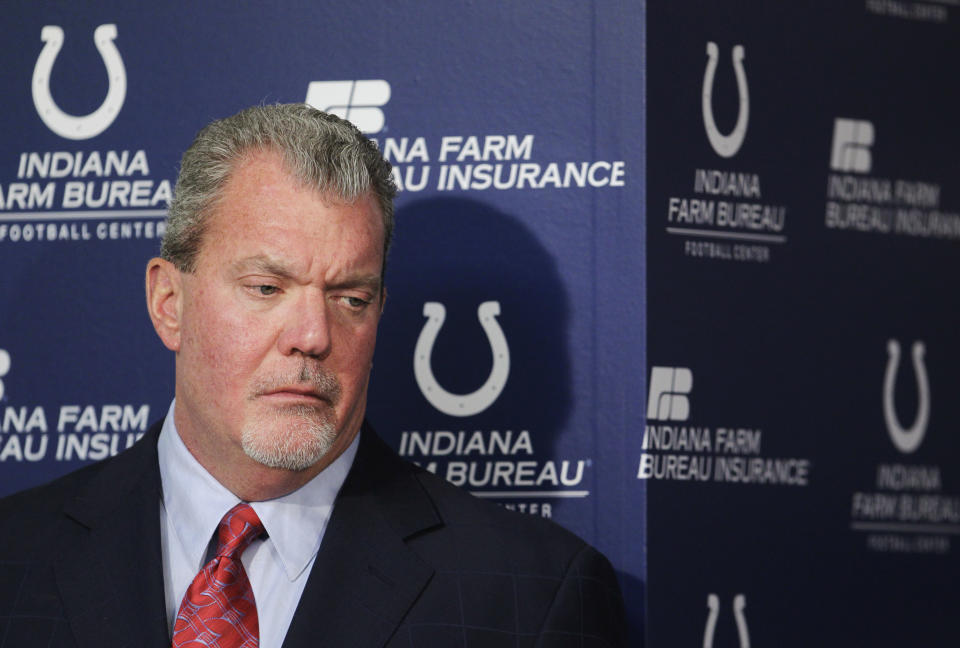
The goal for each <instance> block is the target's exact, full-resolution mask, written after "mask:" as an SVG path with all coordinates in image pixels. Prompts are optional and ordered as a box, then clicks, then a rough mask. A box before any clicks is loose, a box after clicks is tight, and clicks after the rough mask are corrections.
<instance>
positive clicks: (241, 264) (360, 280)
mask: <svg viewBox="0 0 960 648" xmlns="http://www.w3.org/2000/svg"><path fill="white" fill-rule="evenodd" d="M230 267H231V269H232V270H233V271H234V272H248V271H251V270H253V271H256V272H262V273H264V274H269V275H274V276H277V277H282V278H284V279H291V280H296V275H295V274H294V272H293V271H292V270H291V269H290V267H289V266H288V265H287V264H285V263H284V262H283V261H280V260H278V259H275V258H272V257H269V256H267V255H265V254H257V255H254V256H249V257H245V258H243V259H238V260H237V261H234V262H233V263H232V264H230ZM381 282H382V279H381V278H380V275H378V274H364V275H354V276H346V277H344V278H343V279H342V280H340V281H334V282H332V283H331V284H330V288H335V289H338V290H344V289H350V288H366V289H368V290H371V291H373V292H375V293H377V294H379V293H380V292H381V289H382V285H381Z"/></svg>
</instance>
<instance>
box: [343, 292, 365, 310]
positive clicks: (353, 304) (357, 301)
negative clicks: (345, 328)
mask: <svg viewBox="0 0 960 648" xmlns="http://www.w3.org/2000/svg"><path fill="white" fill-rule="evenodd" d="M340 300H341V301H342V302H343V303H344V304H346V305H347V306H349V307H350V308H353V309H355V310H360V309H362V308H364V307H366V306H368V305H369V304H370V302H369V301H367V300H366V299H361V298H360V297H352V296H349V295H344V296H343V297H341V298H340Z"/></svg>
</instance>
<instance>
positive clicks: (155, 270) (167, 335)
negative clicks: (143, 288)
mask: <svg viewBox="0 0 960 648" xmlns="http://www.w3.org/2000/svg"><path fill="white" fill-rule="evenodd" d="M182 304H183V282H182V277H181V276H180V271H179V270H177V268H176V267H175V266H174V265H173V264H172V263H170V262H169V261H166V260H164V259H160V258H153V259H150V261H148V262H147V312H149V313H150V320H151V321H152V322H153V328H154V330H155V331H156V332H157V335H159V336H160V340H161V341H162V342H163V344H164V346H166V347H167V348H168V349H170V350H171V351H179V350H180V315H181V312H182V310H181V307H182Z"/></svg>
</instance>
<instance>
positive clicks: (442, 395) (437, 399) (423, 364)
mask: <svg viewBox="0 0 960 648" xmlns="http://www.w3.org/2000/svg"><path fill="white" fill-rule="evenodd" d="M499 314H500V302H495V301H488V302H483V303H482V304H480V307H479V308H477V319H479V320H480V326H482V327H483V331H484V332H485V333H486V334H487V340H488V341H489V342H490V350H491V351H492V352H493V368H492V369H491V370H490V376H489V377H488V378H487V381H486V382H485V383H483V385H482V386H481V387H480V388H479V389H478V390H476V391H475V392H473V393H472V394H451V393H450V392H448V391H447V390H446V389H444V388H443V387H441V386H440V383H438V382H437V379H436V378H434V377H433V369H431V368H430V356H431V354H432V353H433V343H434V342H436V340H437V334H438V333H439V332H440V328H441V327H442V326H443V321H444V320H445V319H446V317H447V310H446V308H444V306H443V304H441V303H440V302H426V303H425V304H424V305H423V315H424V317H426V318H427V321H426V323H425V324H424V325H423V329H422V330H421V331H420V337H418V338H417V346H416V348H415V349H414V351H413V373H414V376H416V378H417V385H419V387H420V391H421V392H423V395H424V397H425V398H426V399H427V400H428V401H430V404H431V405H433V406H434V407H436V408H437V409H438V410H440V411H441V412H443V413H444V414H448V415H450V416H473V415H474V414H479V413H480V412H482V411H483V410H485V409H487V408H488V407H490V406H491V405H492V404H493V402H494V401H495V400H497V397H498V396H500V392H502V391H503V387H504V385H506V383H507V376H509V374H510V349H509V347H507V338H506V337H504V335H503V329H501V328H500V323H499V322H497V315H499Z"/></svg>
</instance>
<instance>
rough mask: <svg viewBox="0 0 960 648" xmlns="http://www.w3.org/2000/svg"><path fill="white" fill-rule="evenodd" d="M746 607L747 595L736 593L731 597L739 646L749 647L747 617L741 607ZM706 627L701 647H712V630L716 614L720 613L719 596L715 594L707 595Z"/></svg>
mask: <svg viewBox="0 0 960 648" xmlns="http://www.w3.org/2000/svg"><path fill="white" fill-rule="evenodd" d="M745 607H747V597H745V596H744V595H743V594H737V595H736V596H734V597H733V618H734V619H735V620H736V622H737V635H739V637H740V648H750V633H749V632H748V631H747V617H746V616H745V615H744V614H743V609H744V608H745ZM707 609H708V610H709V613H708V614H707V627H706V628H705V629H704V631H703V648H713V631H714V630H716V628H717V616H719V614H720V598H719V597H718V596H717V595H716V594H708V595H707Z"/></svg>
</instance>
